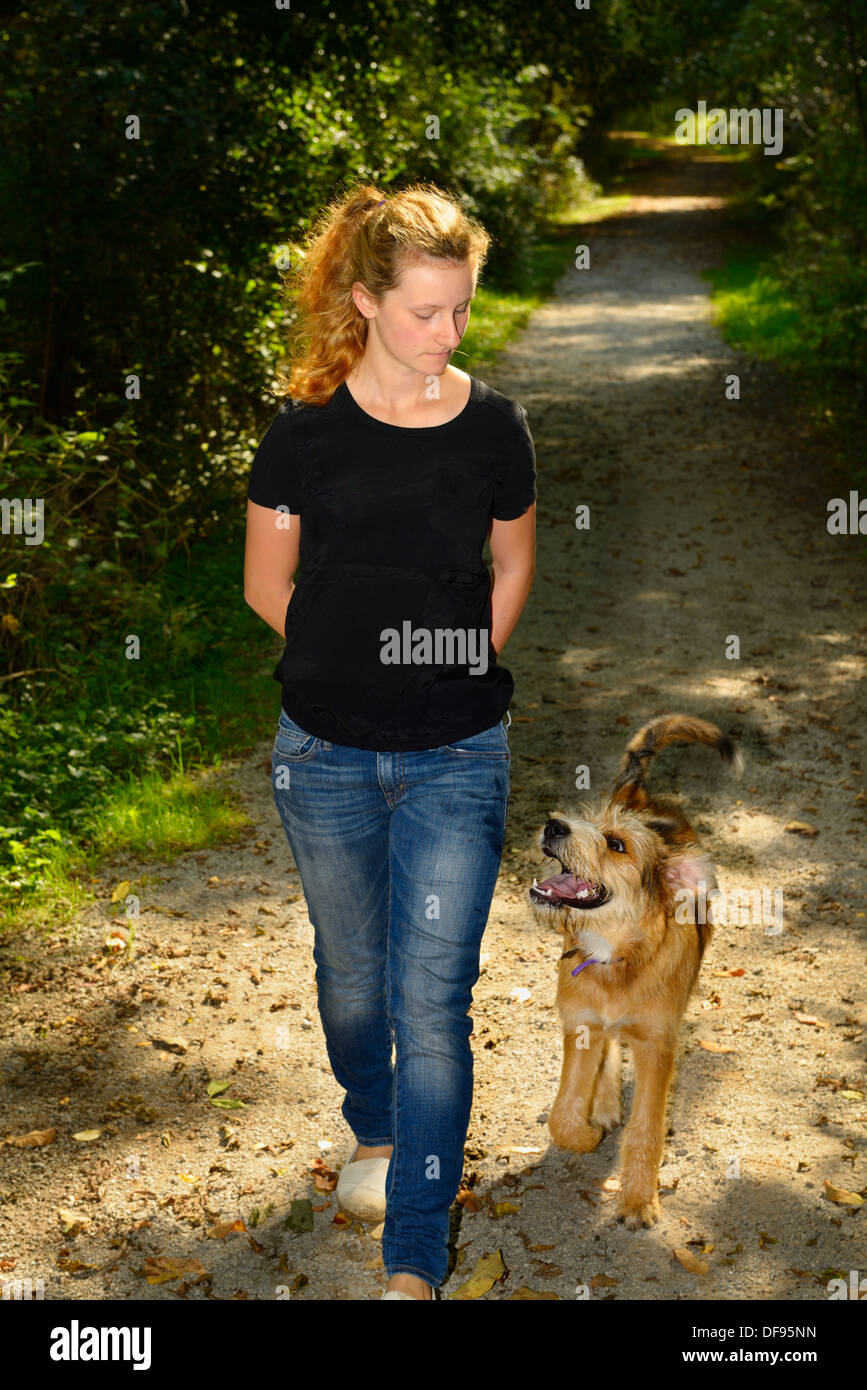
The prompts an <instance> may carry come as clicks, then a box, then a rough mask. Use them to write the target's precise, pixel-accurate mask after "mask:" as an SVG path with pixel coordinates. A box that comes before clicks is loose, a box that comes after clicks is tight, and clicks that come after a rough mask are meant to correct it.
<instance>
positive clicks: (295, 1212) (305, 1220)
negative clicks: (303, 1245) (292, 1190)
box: [283, 1198, 313, 1234]
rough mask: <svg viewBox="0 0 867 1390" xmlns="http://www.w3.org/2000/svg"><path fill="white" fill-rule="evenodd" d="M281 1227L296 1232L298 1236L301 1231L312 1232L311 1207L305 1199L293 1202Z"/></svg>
mask: <svg viewBox="0 0 867 1390" xmlns="http://www.w3.org/2000/svg"><path fill="white" fill-rule="evenodd" d="M283 1226H284V1228H285V1229H286V1230H287V1231H296V1232H298V1233H299V1234H300V1232H302V1231H312V1230H313V1207H312V1205H311V1204H310V1202H308V1201H307V1199H306V1198H302V1199H301V1200H296V1201H293V1203H292V1205H291V1207H290V1208H289V1215H288V1216H287V1217H286V1220H285V1221H284V1222H283Z"/></svg>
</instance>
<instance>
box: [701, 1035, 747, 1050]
mask: <svg viewBox="0 0 867 1390" xmlns="http://www.w3.org/2000/svg"><path fill="white" fill-rule="evenodd" d="M696 1041H697V1042H698V1045H699V1047H703V1048H704V1050H705V1052H737V1048H736V1047H729V1045H728V1043H718V1042H713V1041H712V1040H710V1039H705V1038H698V1039H697V1040H696Z"/></svg>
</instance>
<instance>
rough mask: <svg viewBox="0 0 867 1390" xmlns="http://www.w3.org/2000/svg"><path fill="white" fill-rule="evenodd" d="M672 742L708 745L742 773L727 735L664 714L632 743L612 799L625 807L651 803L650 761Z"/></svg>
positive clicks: (686, 717)
mask: <svg viewBox="0 0 867 1390" xmlns="http://www.w3.org/2000/svg"><path fill="white" fill-rule="evenodd" d="M670 743H677V744H681V745H682V744H686V743H706V744H708V746H709V747H711V748H715V749H716V750H717V752H718V753H719V754H720V756H721V757H722V758H724V759H725V761H726V762H727V763H730V764H731V766H732V768H733V769H734V771H735V772H736V773H737V774H738V776H739V775H740V773H741V772H742V771H743V766H744V760H743V758H742V757H741V755H740V753H739V752H738V750H737V749H736V748H735V746H734V744H733V743H732V741H731V739H730V738H729V737H728V735H727V734H724V733H723V732H722V730H721V729H718V728H717V727H716V725H715V724H708V723H707V722H706V721H705V720H704V719H692V718H690V716H689V715H686V714H663V715H661V716H660V717H659V718H658V719H651V721H650V723H649V724H645V726H644V728H643V729H639V731H638V733H637V734H635V736H634V737H633V738H631V739H630V740H629V742H628V744H627V745H626V752H625V753H624V755H623V760H622V762H621V764H620V771H619V773H618V776H617V781H616V782H615V783H614V792H613V794H612V797H611V800H612V801H617V802H620V803H622V804H623V805H626V806H634V807H640V806H643V805H644V804H645V803H646V801H647V800H648V797H647V792H646V790H645V779H646V777H647V772H648V768H649V766H650V760H651V758H652V757H653V756H654V754H656V753H658V752H659V750H660V749H661V748H665V747H666V746H667V745H668V744H670Z"/></svg>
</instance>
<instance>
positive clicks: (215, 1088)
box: [208, 1081, 232, 1096]
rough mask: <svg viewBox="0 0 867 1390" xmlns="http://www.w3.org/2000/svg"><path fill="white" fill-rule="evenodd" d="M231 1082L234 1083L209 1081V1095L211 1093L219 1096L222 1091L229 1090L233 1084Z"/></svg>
mask: <svg viewBox="0 0 867 1390" xmlns="http://www.w3.org/2000/svg"><path fill="white" fill-rule="evenodd" d="M231 1084H232V1083H231V1081H209V1082H208V1095H209V1096H218V1095H219V1094H220V1092H221V1091H227V1090H228V1089H229V1087H230V1086H231Z"/></svg>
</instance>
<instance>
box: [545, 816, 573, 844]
mask: <svg viewBox="0 0 867 1390" xmlns="http://www.w3.org/2000/svg"><path fill="white" fill-rule="evenodd" d="M542 834H543V835H544V837H545V839H546V840H565V839H567V838H568V835H569V827H568V825H566V824H564V822H563V821H561V820H549V821H548V823H547V825H546V826H545V829H544V830H543V832H542Z"/></svg>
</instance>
